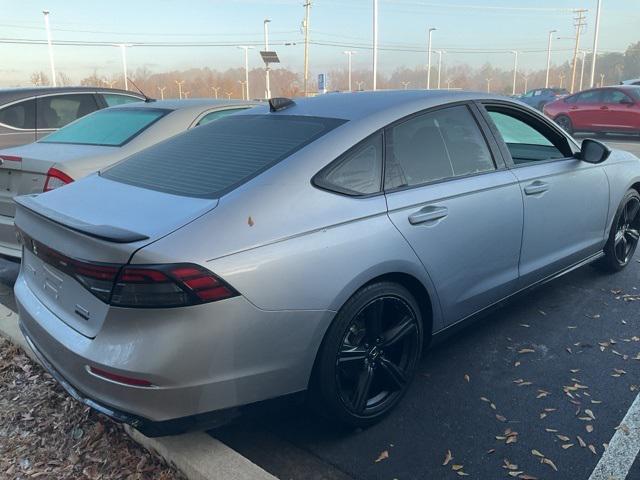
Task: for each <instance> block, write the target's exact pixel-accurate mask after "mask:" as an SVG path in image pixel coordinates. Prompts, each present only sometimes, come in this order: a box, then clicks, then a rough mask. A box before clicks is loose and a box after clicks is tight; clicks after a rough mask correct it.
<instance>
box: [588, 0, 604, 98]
mask: <svg viewBox="0 0 640 480" xmlns="http://www.w3.org/2000/svg"><path fill="white" fill-rule="evenodd" d="M601 8H602V0H598V8H597V10H596V28H595V30H594V32H593V54H592V55H593V58H592V59H591V82H589V87H591V88H593V82H594V81H595V75H596V57H597V55H598V35H599V34H600V10H601Z"/></svg>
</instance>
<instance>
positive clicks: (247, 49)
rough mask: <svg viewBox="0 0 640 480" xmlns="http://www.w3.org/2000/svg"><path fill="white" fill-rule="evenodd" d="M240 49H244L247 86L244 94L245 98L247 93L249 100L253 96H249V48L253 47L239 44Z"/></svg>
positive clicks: (245, 81) (245, 83) (245, 84)
mask: <svg viewBox="0 0 640 480" xmlns="http://www.w3.org/2000/svg"><path fill="white" fill-rule="evenodd" d="M238 48H239V49H240V50H244V86H245V88H246V93H245V94H243V98H244V96H245V95H246V97H247V100H249V98H251V97H250V96H249V50H251V49H252V48H253V47H247V46H245V45H240V46H238Z"/></svg>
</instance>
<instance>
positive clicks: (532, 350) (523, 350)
mask: <svg viewBox="0 0 640 480" xmlns="http://www.w3.org/2000/svg"><path fill="white" fill-rule="evenodd" d="M518 353H535V350H534V349H533V348H521V349H520V350H518Z"/></svg>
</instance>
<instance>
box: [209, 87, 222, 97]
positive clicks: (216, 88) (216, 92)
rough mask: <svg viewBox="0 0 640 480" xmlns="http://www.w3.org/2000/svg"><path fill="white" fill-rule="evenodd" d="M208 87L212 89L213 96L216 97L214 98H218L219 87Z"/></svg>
mask: <svg viewBox="0 0 640 480" xmlns="http://www.w3.org/2000/svg"><path fill="white" fill-rule="evenodd" d="M210 88H211V90H213V95H214V98H216V99H217V98H218V90H220V87H213V86H212V87H210Z"/></svg>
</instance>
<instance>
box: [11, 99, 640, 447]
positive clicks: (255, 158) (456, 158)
mask: <svg viewBox="0 0 640 480" xmlns="http://www.w3.org/2000/svg"><path fill="white" fill-rule="evenodd" d="M639 190H640V161H639V160H638V159H637V158H636V157H634V156H633V155H631V154H629V153H626V152H622V151H613V152H612V151H610V150H609V149H608V148H607V147H606V146H604V145H603V144H601V143H599V142H597V141H594V140H585V141H584V142H583V143H582V147H581V148H580V147H579V146H578V144H576V142H575V141H574V140H573V139H572V138H571V137H569V136H568V135H567V134H566V133H565V132H563V131H562V130H561V129H560V128H559V127H558V126H557V125H555V124H554V123H553V122H552V121H550V120H548V119H546V118H545V117H543V116H542V115H541V114H540V113H538V112H536V111H534V110H533V109H531V108H529V107H526V106H524V105H522V104H521V103H519V102H515V101H512V100H509V99H505V98H503V97H498V96H492V95H488V94H482V93H470V92H447V91H416V92H411V91H383V92H360V93H353V94H331V95H323V96H320V97H316V98H309V99H300V100H295V102H294V101H291V100H288V99H273V100H271V101H270V104H269V105H268V106H267V105H264V106H259V107H256V108H255V109H253V110H251V111H246V112H240V113H238V114H236V115H231V116H228V117H225V118H222V119H220V120H218V121H216V122H213V123H211V124H209V125H206V126H203V127H200V128H196V129H192V130H190V131H188V132H185V133H183V134H181V135H178V136H176V137H174V138H172V139H170V140H168V141H166V142H164V143H162V144H161V145H156V146H153V147H150V148H148V149H146V150H144V151H141V152H139V153H137V154H134V155H132V156H131V157H129V158H128V159H126V160H125V161H123V162H120V163H118V164H116V165H114V166H112V167H110V168H108V169H106V170H104V171H102V172H100V174H98V175H91V176H89V177H87V178H85V179H83V180H81V181H78V182H74V183H72V184H71V185H69V186H67V187H65V188H61V189H57V190H54V191H52V192H48V193H45V194H39V195H28V196H22V197H18V198H17V199H16V201H17V202H18V211H17V216H16V225H17V227H18V228H19V230H20V235H21V239H22V242H23V248H24V256H23V261H22V267H21V271H20V275H19V278H18V280H17V281H16V284H15V294H16V299H17V303H18V308H19V311H20V326H21V329H22V331H23V333H24V335H25V337H26V338H27V340H28V342H29V344H30V345H31V347H32V348H33V350H34V352H35V353H36V355H38V356H39V357H40V359H41V360H42V362H43V364H44V365H45V366H46V367H47V368H48V369H49V371H50V372H51V373H52V374H53V375H54V376H55V377H56V378H57V379H58V380H59V381H60V382H61V383H62V385H63V386H64V387H65V388H66V389H67V391H68V392H69V393H70V394H71V395H73V396H74V397H75V398H77V399H79V400H81V401H83V402H85V403H86V404H88V405H90V406H92V407H93V408H95V409H97V410H99V411H101V412H104V413H106V414H107V415H110V416H111V417H113V418H115V419H117V420H120V421H124V422H128V423H130V424H132V425H134V426H135V427H136V428H138V429H140V430H141V431H142V432H143V433H146V434H148V435H158V434H161V433H175V432H178V431H182V430H184V429H186V428H191V427H193V426H194V425H198V424H200V425H202V426H212V425H215V424H216V423H217V422H220V421H223V420H225V419H228V418H229V417H230V416H232V415H233V413H234V412H235V410H236V409H238V408H239V407H242V406H245V405H248V404H252V403H254V402H259V401H262V400H265V399H270V398H273V397H278V396H281V395H285V394H290V393H295V392H301V391H305V390H309V392H310V395H309V398H310V399H311V400H313V402H314V403H315V404H316V405H318V406H320V407H321V408H322V410H323V411H324V412H325V413H326V414H327V415H328V416H329V417H330V418H332V419H336V420H338V421H340V422H342V423H346V424H348V425H355V426H367V425H370V424H372V423H374V422H377V421H378V420H380V419H381V418H382V417H383V416H384V415H386V414H387V413H388V412H389V411H390V410H391V409H393V407H394V406H395V405H396V404H397V403H398V402H399V401H400V399H401V398H402V396H403V394H404V393H405V392H406V390H407V388H408V385H409V384H410V382H411V379H412V376H413V374H414V372H415V370H416V365H417V362H418V359H419V357H420V354H421V352H422V351H423V349H424V348H425V346H426V345H427V344H428V343H429V342H430V341H431V340H432V339H433V338H435V337H436V336H439V335H445V334H446V333H447V332H449V331H451V330H452V327H453V326H454V325H457V324H461V322H464V321H466V320H470V319H472V318H475V317H476V316H477V315H478V314H480V313H482V312H483V311H485V310H486V309H488V308H489V307H491V306H493V305H496V304H498V303H499V302H501V301H502V300H505V299H507V298H509V297H511V296H512V295H514V294H516V293H518V292H520V291H522V290H524V289H526V288H527V287H530V286H533V285H536V284H539V283H541V282H545V281H548V280H550V279H552V278H554V277H556V276H558V275H560V274H563V273H565V272H567V271H569V270H571V269H574V268H576V267H578V266H581V265H584V264H587V263H589V262H593V261H597V262H598V265H599V266H600V267H601V268H603V269H604V270H606V271H612V272H613V271H618V270H621V269H622V268H624V267H625V266H626V265H628V263H629V262H630V259H631V257H632V255H633V253H634V251H635V248H636V246H637V242H638V236H639V234H638V231H639V228H640V214H639V211H640V195H639V193H638V191H639Z"/></svg>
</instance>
